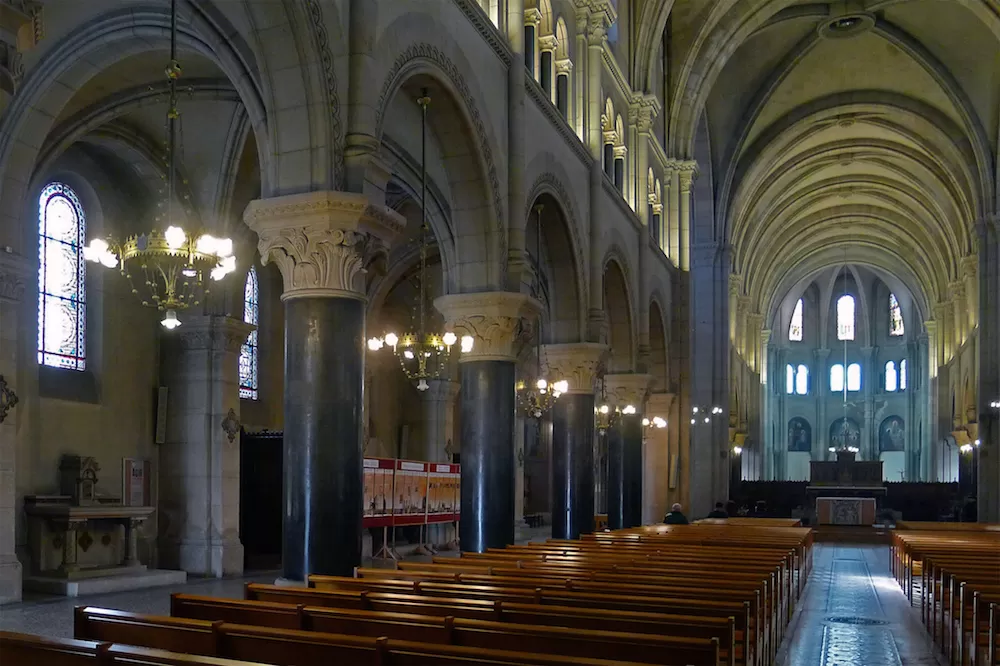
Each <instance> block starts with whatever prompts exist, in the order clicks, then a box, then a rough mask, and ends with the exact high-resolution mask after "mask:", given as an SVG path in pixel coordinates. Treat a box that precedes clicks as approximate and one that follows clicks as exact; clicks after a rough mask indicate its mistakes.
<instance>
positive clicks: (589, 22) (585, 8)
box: [575, 0, 618, 46]
mask: <svg viewBox="0 0 1000 666" xmlns="http://www.w3.org/2000/svg"><path fill="white" fill-rule="evenodd" d="M575 2H576V26H577V31H578V32H580V33H583V34H584V35H585V36H586V38H587V44H588V45H590V46H602V45H603V44H604V38H605V36H607V34H608V28H609V27H611V25H612V24H613V23H614V22H615V21H617V20H618V12H617V11H616V10H615V7H614V5H613V4H612V3H611V0H575Z"/></svg>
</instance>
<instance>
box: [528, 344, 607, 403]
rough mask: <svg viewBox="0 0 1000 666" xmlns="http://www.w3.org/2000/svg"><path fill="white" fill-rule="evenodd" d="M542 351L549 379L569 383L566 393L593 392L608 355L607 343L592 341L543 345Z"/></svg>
mask: <svg viewBox="0 0 1000 666" xmlns="http://www.w3.org/2000/svg"><path fill="white" fill-rule="evenodd" d="M542 351H543V354H544V355H545V364H546V366H548V372H547V376H548V377H549V379H551V380H552V381H559V380H565V381H566V383H567V384H569V390H568V391H567V393H588V394H589V393H594V386H595V384H596V382H597V378H598V376H599V375H600V373H601V370H602V369H603V367H604V362H605V360H606V358H607V355H608V347H607V345H601V344H597V343H593V342H581V343H575V344H564V345H545V346H544V347H543V348H542Z"/></svg>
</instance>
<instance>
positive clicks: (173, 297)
mask: <svg viewBox="0 0 1000 666" xmlns="http://www.w3.org/2000/svg"><path fill="white" fill-rule="evenodd" d="M166 75H167V81H168V84H169V105H168V109H167V136H168V139H167V176H166V181H167V192H166V214H165V215H157V216H156V223H155V225H154V228H153V229H152V230H150V231H149V232H146V233H142V234H138V235H135V236H129V237H127V238H125V239H124V240H120V241H119V240H115V239H114V238H108V239H107V240H104V239H100V238H94V239H92V240H91V241H90V243H89V245H87V247H85V248H84V250H83V255H84V258H85V259H87V260H88V261H92V262H94V263H99V264H101V265H102V266H105V267H107V268H119V267H120V269H121V273H122V275H124V276H125V277H126V278H127V279H128V281H129V283H130V284H131V285H132V293H133V294H135V295H136V296H137V297H138V298H139V300H140V302H141V303H142V304H143V305H144V306H147V307H155V308H156V309H157V310H159V311H161V312H163V313H164V318H163V320H162V321H161V322H160V323H161V324H162V325H163V327H164V328H167V329H173V328H177V327H178V326H180V325H181V322H180V320H179V319H178V318H177V311H178V310H184V309H186V308H189V307H192V306H195V305H198V304H200V303H201V301H202V299H204V297H205V295H206V294H208V293H209V288H208V286H207V284H208V279H209V278H211V279H212V280H221V279H223V278H224V277H226V275H228V274H229V273H232V272H233V271H235V270H236V257H235V255H234V254H233V241H232V240H230V239H228V238H215V237H214V236H212V235H210V234H207V233H190V232H188V231H185V230H184V228H183V227H181V226H180V225H178V224H176V222H175V220H174V214H173V213H174V210H173V207H174V196H175V195H176V193H177V188H176V177H177V170H176V164H175V157H176V152H177V151H176V145H177V120H178V118H179V117H180V112H179V111H178V110H177V80H178V79H179V78H180V76H181V66H180V63H178V61H177V0H171V3H170V64H169V65H168V66H167V68H166Z"/></svg>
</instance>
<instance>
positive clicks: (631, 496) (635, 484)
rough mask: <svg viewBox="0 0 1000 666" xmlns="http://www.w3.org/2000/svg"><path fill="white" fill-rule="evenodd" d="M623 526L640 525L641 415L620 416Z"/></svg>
mask: <svg viewBox="0 0 1000 666" xmlns="http://www.w3.org/2000/svg"><path fill="white" fill-rule="evenodd" d="M621 427H622V445H623V446H622V467H623V469H624V473H623V477H624V479H623V481H624V491H623V496H624V505H625V508H624V511H623V513H624V526H625V527H638V526H639V525H642V416H641V414H638V413H637V414H631V415H627V416H623V417H622V426H621Z"/></svg>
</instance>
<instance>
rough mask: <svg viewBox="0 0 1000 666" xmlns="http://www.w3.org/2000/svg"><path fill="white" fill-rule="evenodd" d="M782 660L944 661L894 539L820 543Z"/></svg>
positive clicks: (810, 663)
mask: <svg viewBox="0 0 1000 666" xmlns="http://www.w3.org/2000/svg"><path fill="white" fill-rule="evenodd" d="M813 558H814V559H813V564H814V569H813V573H812V576H811V578H810V580H809V583H808V585H807V586H806V589H805V592H804V593H803V596H802V599H801V600H800V601H799V607H798V609H797V610H796V613H795V617H794V618H793V619H792V624H791V626H790V627H789V633H788V634H787V637H786V638H785V641H784V643H783V644H782V646H781V649H780V651H779V653H778V658H777V664H779V666H931V665H933V666H943V664H944V659H943V657H941V656H940V655H939V654H938V653H937V651H936V650H935V648H934V646H933V644H932V643H931V640H930V637H929V636H928V635H927V632H926V631H925V630H924V628H923V625H922V624H921V623H920V613H919V609H914V608H911V607H910V606H909V604H908V602H907V601H906V597H904V596H903V592H902V590H900V588H899V585H897V584H896V581H895V579H893V577H892V575H891V574H890V572H889V549H888V547H887V546H856V547H849V546H834V545H825V544H820V545H817V546H816V548H815V550H814V553H813Z"/></svg>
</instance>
